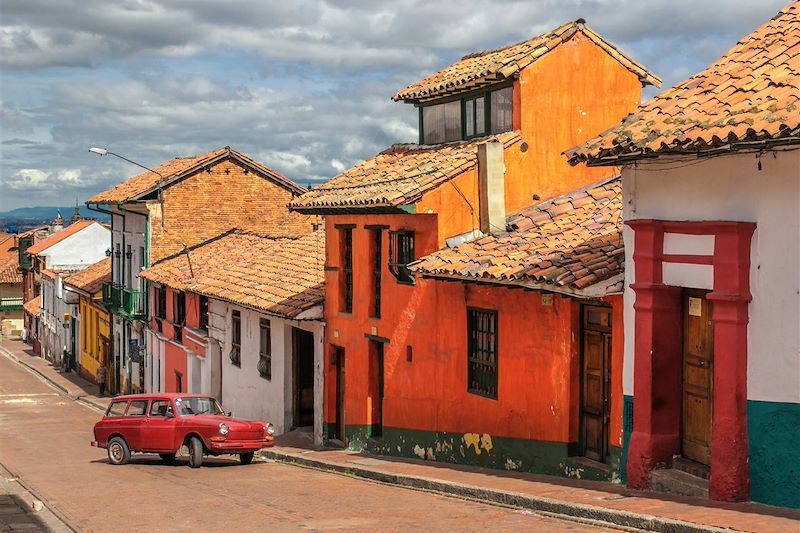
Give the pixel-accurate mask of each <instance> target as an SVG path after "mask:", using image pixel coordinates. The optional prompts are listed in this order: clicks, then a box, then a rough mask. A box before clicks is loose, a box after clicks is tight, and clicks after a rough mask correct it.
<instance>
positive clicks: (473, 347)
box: [467, 307, 500, 400]
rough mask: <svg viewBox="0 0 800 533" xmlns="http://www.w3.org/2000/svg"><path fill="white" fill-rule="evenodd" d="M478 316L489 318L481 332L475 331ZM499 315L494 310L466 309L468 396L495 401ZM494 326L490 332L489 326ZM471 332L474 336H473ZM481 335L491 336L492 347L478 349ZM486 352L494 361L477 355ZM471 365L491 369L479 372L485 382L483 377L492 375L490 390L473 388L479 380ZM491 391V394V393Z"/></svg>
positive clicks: (497, 380) (497, 374)
mask: <svg viewBox="0 0 800 533" xmlns="http://www.w3.org/2000/svg"><path fill="white" fill-rule="evenodd" d="M480 315H485V316H487V317H488V318H490V320H491V321H490V323H489V327H488V330H486V331H483V330H481V329H476V328H477V327H479V326H478V323H479V320H478V319H479V318H480ZM499 323H500V320H499V315H498V312H497V310H495V309H482V308H479V307H467V392H468V393H470V394H475V395H478V396H483V397H485V398H490V399H492V400H496V399H497V392H498V383H499V379H498V376H499V367H500V365H499V354H498V347H499V333H498V331H499ZM492 325H493V326H494V329H493V330H492V327H491V326H492ZM473 331H474V332H475V335H473ZM481 334H484V335H492V336H493V342H492V346H490V347H484V348H480V347H479V346H478V344H479V343H480V340H479V339H478V338H477V337H478V336H480V335H481ZM479 350H482V351H488V353H489V354H490V355H493V356H494V361H491V360H487V359H486V357H485V356H484V357H481V356H480V355H478V353H477V352H478V351H479ZM473 364H477V365H483V366H488V367H493V370H492V369H488V370H487V369H483V370H481V371H480V372H481V374H482V377H483V379H484V381H485V376H486V375H490V377H492V376H491V375H492V374H493V380H494V382H493V383H492V384H491V385H493V387H492V388H491V389H486V388H484V389H481V388H476V387H473V383H474V382H476V381H477V380H478V379H480V378H479V377H478V376H477V375H476V373H475V369H474V368H473ZM492 391H493V392H492Z"/></svg>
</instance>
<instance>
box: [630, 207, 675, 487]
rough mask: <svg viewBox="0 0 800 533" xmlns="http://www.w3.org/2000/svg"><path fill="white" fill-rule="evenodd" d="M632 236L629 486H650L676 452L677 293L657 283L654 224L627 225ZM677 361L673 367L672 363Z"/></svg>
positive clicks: (658, 230)
mask: <svg viewBox="0 0 800 533" xmlns="http://www.w3.org/2000/svg"><path fill="white" fill-rule="evenodd" d="M628 225H629V226H630V227H632V228H633V230H634V231H635V234H634V240H635V245H634V255H633V260H634V269H635V271H634V276H635V283H634V284H633V285H631V288H632V289H633V290H634V291H635V292H636V301H635V303H634V306H633V307H634V310H635V316H634V361H633V365H634V372H633V379H634V382H633V395H634V401H633V432H632V433H631V439H630V443H629V447H628V459H627V461H628V462H627V482H628V485H629V486H630V487H632V488H636V489H645V488H648V487H649V486H650V477H649V473H650V471H651V470H653V468H655V467H657V466H659V465H667V464H668V463H669V461H670V460H671V459H672V455H673V454H674V453H676V450H679V449H680V412H681V411H680V395H679V394H676V393H675V391H676V390H680V386H681V382H680V380H681V375H680V368H681V366H680V356H681V345H680V343H681V313H680V311H681V300H680V289H678V288H675V287H668V286H666V285H664V284H663V283H662V282H661V281H662V278H661V259H662V255H663V247H664V234H663V230H662V227H661V224H660V223H659V222H658V221H651V220H635V221H631V222H628ZM676 362H677V363H676Z"/></svg>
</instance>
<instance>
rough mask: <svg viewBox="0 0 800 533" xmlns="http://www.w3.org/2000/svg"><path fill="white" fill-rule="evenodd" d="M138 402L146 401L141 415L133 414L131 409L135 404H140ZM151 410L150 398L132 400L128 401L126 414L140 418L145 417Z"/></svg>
mask: <svg viewBox="0 0 800 533" xmlns="http://www.w3.org/2000/svg"><path fill="white" fill-rule="evenodd" d="M138 403H144V410H143V411H142V414H140V415H134V414H131V412H130V411H131V408H132V407H133V404H138ZM149 412H150V400H149V399H147V400H131V401H130V402H129V403H128V407H127V408H126V409H125V416H126V417H128V416H132V417H136V418H139V417H141V418H144V417H146V416H147V413H149Z"/></svg>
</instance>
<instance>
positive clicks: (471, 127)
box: [464, 100, 475, 137]
mask: <svg viewBox="0 0 800 533" xmlns="http://www.w3.org/2000/svg"><path fill="white" fill-rule="evenodd" d="M464 111H465V113H464V120H466V121H467V123H466V124H464V128H465V130H466V134H467V137H472V136H473V135H475V100H466V101H465V102H464Z"/></svg>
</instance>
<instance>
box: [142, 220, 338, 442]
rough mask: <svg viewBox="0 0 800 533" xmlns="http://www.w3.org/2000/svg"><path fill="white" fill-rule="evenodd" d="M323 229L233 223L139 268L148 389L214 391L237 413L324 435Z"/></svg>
mask: <svg viewBox="0 0 800 533" xmlns="http://www.w3.org/2000/svg"><path fill="white" fill-rule="evenodd" d="M324 249H325V242H324V233H323V232H322V231H317V232H315V233H313V234H311V235H306V236H304V237H300V238H297V237H261V236H258V235H254V234H251V233H246V232H239V231H233V232H228V233H226V234H223V235H221V236H219V237H217V238H214V239H211V240H210V241H208V242H207V243H203V244H201V245H199V246H197V247H195V248H193V249H190V250H187V252H186V253H184V254H180V255H178V256H176V257H174V258H171V259H166V260H164V261H162V262H160V263H158V264H156V265H154V266H152V267H150V268H149V269H147V270H145V271H144V272H142V273H141V276H142V277H143V278H144V279H146V280H148V282H149V284H150V285H151V286H152V289H151V296H150V302H151V304H150V309H151V313H150V317H149V319H150V320H149V323H150V327H149V328H148V330H147V353H148V359H149V361H148V366H149V368H151V369H153V371H152V372H150V373H149V374H148V384H149V388H150V389H151V390H158V391H164V392H197V393H203V394H211V395H214V396H216V397H217V398H218V399H219V400H221V402H222V403H223V406H224V407H225V409H228V410H231V411H232V412H233V414H234V415H235V416H239V417H244V418H250V419H257V420H267V421H269V422H272V423H273V424H275V426H276V429H277V432H278V433H283V432H286V431H289V430H290V429H292V428H296V427H308V428H313V436H314V440H315V442H317V443H321V442H322V409H323V383H322V376H323V372H322V361H323V351H322V348H323V330H324V325H323V322H322V303H323V300H324V288H323V279H324V278H323V257H324Z"/></svg>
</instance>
